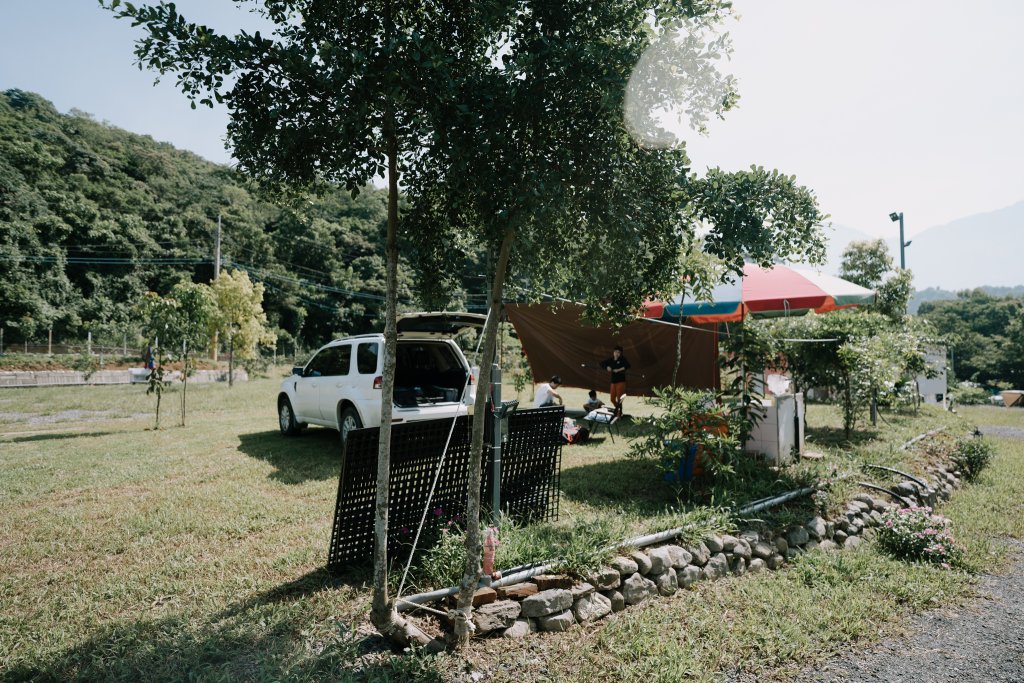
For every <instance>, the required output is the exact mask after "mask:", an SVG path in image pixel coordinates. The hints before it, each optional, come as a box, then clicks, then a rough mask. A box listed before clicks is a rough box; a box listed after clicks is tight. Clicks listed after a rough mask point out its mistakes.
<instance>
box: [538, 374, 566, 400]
mask: <svg viewBox="0 0 1024 683" xmlns="http://www.w3.org/2000/svg"><path fill="white" fill-rule="evenodd" d="M560 386H562V378H561V377H560V376H558V375H551V380H550V381H549V382H545V383H544V384H541V385H540V386H539V387H537V395H536V398H534V401H533V407H534V408H546V407H547V406H553V405H555V401H556V400H557V401H558V405H563V404H562V397H561V395H559V393H558V392H557V391H555V390H556V389H558V387H560Z"/></svg>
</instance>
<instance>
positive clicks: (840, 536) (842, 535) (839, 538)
mask: <svg viewBox="0 0 1024 683" xmlns="http://www.w3.org/2000/svg"><path fill="white" fill-rule="evenodd" d="M846 539H847V535H846V532H845V531H840V530H839V529H836V535H835V536H833V537H832V540H834V541H835V542H836V543H838V544H839V545H842V544H843V543H845V542H846Z"/></svg>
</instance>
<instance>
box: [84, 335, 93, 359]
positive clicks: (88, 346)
mask: <svg viewBox="0 0 1024 683" xmlns="http://www.w3.org/2000/svg"><path fill="white" fill-rule="evenodd" d="M85 353H86V354H87V355H90V356H91V355H92V332H89V336H88V337H86V341H85Z"/></svg>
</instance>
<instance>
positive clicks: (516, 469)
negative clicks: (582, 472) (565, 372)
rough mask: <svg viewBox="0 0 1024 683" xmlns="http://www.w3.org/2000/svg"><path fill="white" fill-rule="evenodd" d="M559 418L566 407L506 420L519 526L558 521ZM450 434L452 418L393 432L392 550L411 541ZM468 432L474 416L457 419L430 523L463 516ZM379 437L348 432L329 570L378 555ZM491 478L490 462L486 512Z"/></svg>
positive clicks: (511, 493)
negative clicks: (375, 548)
mask: <svg viewBox="0 0 1024 683" xmlns="http://www.w3.org/2000/svg"><path fill="white" fill-rule="evenodd" d="M562 417H563V410H562V408H561V407H558V408H546V409H541V410H528V411H523V412H517V413H513V414H512V415H511V416H510V417H509V420H508V438H507V440H506V443H505V448H504V449H503V450H504V452H503V453H502V509H504V510H506V511H507V512H508V513H509V514H510V515H511V516H512V518H513V519H515V520H517V521H523V522H526V521H531V520H543V519H557V518H558V482H559V471H560V466H561V444H562V440H561V429H562ZM451 429H452V421H451V420H426V421H422V422H410V423H406V424H399V425H394V426H393V427H392V429H391V491H390V496H389V509H388V522H389V524H388V546H389V552H392V553H401V551H402V549H403V548H405V547H407V546H408V544H409V543H410V542H411V541H412V538H413V535H414V534H415V530H416V527H417V526H418V525H419V521H420V517H421V515H422V514H423V509H424V508H425V507H426V506H427V499H428V497H429V495H430V487H431V484H432V482H433V477H434V475H435V472H436V471H437V468H438V463H439V461H440V459H441V453H442V451H443V450H444V446H445V442H446V441H447V440H448V434H449V430H451ZM471 429H472V422H471V420H470V418H468V417H466V416H462V417H459V418H458V419H457V420H456V422H455V428H454V431H452V434H451V442H450V444H449V446H448V452H447V455H446V456H445V459H444V464H443V465H442V466H441V472H440V475H439V476H438V481H437V486H436V489H435V491H434V495H433V498H432V499H431V502H430V504H429V505H430V509H429V510H428V512H427V516H428V520H429V522H430V523H431V524H437V523H438V522H445V521H448V520H450V519H460V520H461V519H462V518H463V517H462V516H463V514H464V512H465V506H466V485H467V473H468V471H469V441H470V436H471V432H470V430H471ZM488 431H490V430H488ZM378 434H379V432H378V430H377V429H360V430H356V431H352V432H349V436H348V445H347V447H346V453H345V457H344V465H343V467H342V471H341V476H340V477H339V481H338V499H337V503H336V505H335V512H334V527H333V529H332V532H331V545H330V549H329V553H328V562H327V564H328V567H330V568H333V569H337V568H340V567H342V566H344V565H349V564H354V563H359V562H365V561H368V560H370V559H371V557H372V555H373V522H374V505H375V502H376V480H377V445H378ZM489 436H490V435H489V434H488V441H489ZM490 479H491V468H490V466H489V463H485V466H484V478H483V481H482V482H481V484H482V486H481V493H482V495H481V498H482V501H481V502H482V504H483V505H484V507H485V508H486V507H489V504H490V500H491V499H490V493H489V491H490Z"/></svg>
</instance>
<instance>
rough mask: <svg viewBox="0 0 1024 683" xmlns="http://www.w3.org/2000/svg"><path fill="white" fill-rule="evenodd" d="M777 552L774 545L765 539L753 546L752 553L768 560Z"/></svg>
mask: <svg viewBox="0 0 1024 683" xmlns="http://www.w3.org/2000/svg"><path fill="white" fill-rule="evenodd" d="M773 552H775V551H774V550H773V548H772V546H771V545H770V544H768V543H765V542H764V541H758V542H757V543H755V544H754V545H753V547H751V549H750V554H751V555H752V556H754V557H759V558H761V559H762V560H767V559H768V558H769V557H771V556H772V553H773Z"/></svg>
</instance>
